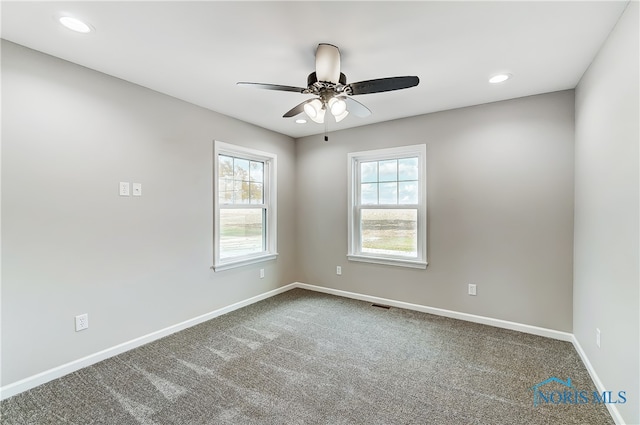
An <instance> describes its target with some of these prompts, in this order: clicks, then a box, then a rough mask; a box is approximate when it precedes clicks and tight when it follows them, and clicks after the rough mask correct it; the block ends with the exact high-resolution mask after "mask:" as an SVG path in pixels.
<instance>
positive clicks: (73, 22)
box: [58, 16, 91, 34]
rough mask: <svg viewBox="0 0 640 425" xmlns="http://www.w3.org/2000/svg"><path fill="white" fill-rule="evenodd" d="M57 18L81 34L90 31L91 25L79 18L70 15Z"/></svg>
mask: <svg viewBox="0 0 640 425" xmlns="http://www.w3.org/2000/svg"><path fill="white" fill-rule="evenodd" d="M58 20H59V21H60V23H61V24H62V25H64V26H65V27H66V28H68V29H70V30H71V31H75V32H81V33H83V34H86V33H88V32H91V27H90V26H89V25H88V24H86V23H84V22H82V21H81V20H80V19H76V18H72V17H71V16H63V17H61V18H60V19H58Z"/></svg>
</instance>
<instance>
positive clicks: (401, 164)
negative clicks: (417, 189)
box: [398, 158, 418, 180]
mask: <svg viewBox="0 0 640 425" xmlns="http://www.w3.org/2000/svg"><path fill="white" fill-rule="evenodd" d="M398 180H418V158H403V159H399V160H398Z"/></svg>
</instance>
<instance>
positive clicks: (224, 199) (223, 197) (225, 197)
mask: <svg viewBox="0 0 640 425" xmlns="http://www.w3.org/2000/svg"><path fill="white" fill-rule="evenodd" d="M218 202H220V203H221V204H232V203H233V179H219V180H218Z"/></svg>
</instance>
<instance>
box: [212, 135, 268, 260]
mask: <svg viewBox="0 0 640 425" xmlns="http://www.w3.org/2000/svg"><path fill="white" fill-rule="evenodd" d="M221 154H222V155H229V156H233V157H240V158H245V159H252V160H257V161H263V162H264V166H265V168H264V180H265V181H264V183H265V184H264V197H265V202H264V205H265V206H266V208H267V218H266V223H265V227H266V229H265V230H266V240H265V251H263V252H261V253H259V254H252V255H245V256H239V257H233V258H230V259H225V260H220V214H219V211H220V203H219V198H218V187H219V186H218V167H219V165H218V156H219V155H221ZM277 161H278V157H277V155H276V154H273V153H270V152H263V151H259V150H256V149H250V148H246V147H243V146H238V145H232V144H229V143H225V142H221V141H218V140H215V141H214V149H213V216H214V220H213V253H214V254H213V256H214V258H213V267H211V268H212V269H213V270H215V271H216V272H219V271H223V270H228V269H233V268H236V267H242V266H246V265H249V264H254V263H259V262H263V261H270V260H274V259H276V258H277V256H278V250H277V246H278V244H277V235H278V229H277V224H278V215H277V199H278V196H277V194H278V192H277V181H278V179H277V170H278V166H277ZM236 206H237V207H239V208H242V206H241V205H236ZM248 206H249V207H251V206H252V205H248ZM253 206H255V205H253Z"/></svg>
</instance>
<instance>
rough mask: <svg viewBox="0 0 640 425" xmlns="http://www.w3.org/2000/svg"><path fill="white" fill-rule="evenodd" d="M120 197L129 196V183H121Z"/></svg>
mask: <svg viewBox="0 0 640 425" xmlns="http://www.w3.org/2000/svg"><path fill="white" fill-rule="evenodd" d="M120 196H129V182H120Z"/></svg>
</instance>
